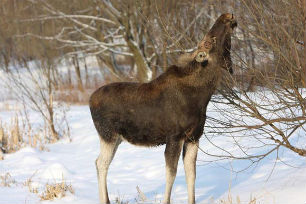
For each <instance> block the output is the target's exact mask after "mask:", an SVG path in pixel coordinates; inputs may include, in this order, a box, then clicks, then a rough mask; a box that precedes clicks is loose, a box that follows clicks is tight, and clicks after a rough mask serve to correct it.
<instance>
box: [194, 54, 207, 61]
mask: <svg viewBox="0 0 306 204" xmlns="http://www.w3.org/2000/svg"><path fill="white" fill-rule="evenodd" d="M206 56H207V54H206V52H199V53H198V54H197V56H196V59H195V60H196V61H197V62H203V61H204V60H205V58H206Z"/></svg>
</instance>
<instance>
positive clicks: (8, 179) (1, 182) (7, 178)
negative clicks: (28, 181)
mask: <svg viewBox="0 0 306 204" xmlns="http://www.w3.org/2000/svg"><path fill="white" fill-rule="evenodd" d="M12 185H16V181H15V179H13V178H12V176H11V174H10V173H6V174H4V175H3V176H0V186H2V187H11V186H12Z"/></svg>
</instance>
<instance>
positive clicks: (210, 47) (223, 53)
mask: <svg viewBox="0 0 306 204" xmlns="http://www.w3.org/2000/svg"><path fill="white" fill-rule="evenodd" d="M235 27H237V21H236V20H235V18H234V15H233V14H229V13H226V14H222V15H221V16H220V17H219V18H218V19H217V20H216V22H215V24H214V25H213V26H212V28H211V29H210V30H209V32H208V33H207V34H206V35H205V36H204V38H203V39H202V41H200V43H199V44H198V49H197V50H196V51H195V52H194V53H193V54H192V57H193V58H194V59H195V60H196V61H197V62H203V61H208V59H209V58H210V59H212V60H217V62H218V64H219V65H220V66H221V67H222V68H224V69H226V70H228V71H229V72H230V73H231V74H232V73H233V69H232V61H231V56H230V50H231V33H232V32H233V29H234V28H235Z"/></svg>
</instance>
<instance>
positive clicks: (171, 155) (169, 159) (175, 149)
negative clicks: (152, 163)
mask: <svg viewBox="0 0 306 204" xmlns="http://www.w3.org/2000/svg"><path fill="white" fill-rule="evenodd" d="M182 145H183V142H182V141H171V142H167V144H166V149H165V160H166V190H165V198H164V204H169V203H170V197H171V190H172V186H173V183H174V180H175V177H176V172H177V163H178V160H179V157H180V154H181V150H182Z"/></svg>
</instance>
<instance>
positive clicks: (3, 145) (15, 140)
mask: <svg viewBox="0 0 306 204" xmlns="http://www.w3.org/2000/svg"><path fill="white" fill-rule="evenodd" d="M20 118H21V119H20ZM20 121H21V122H20ZM45 134H48V131H47V130H46V126H44V127H43V129H36V130H34V129H32V126H31V124H30V123H29V121H27V120H26V119H24V118H22V117H20V116H18V115H16V116H15V117H14V118H13V119H12V120H11V122H10V124H4V123H2V122H1V121H0V160H2V159H3V154H4V153H13V152H16V151H18V150H19V149H20V148H22V147H25V146H30V147H34V148H38V149H39V150H41V151H43V150H45V151H46V150H48V149H47V148H46V146H45V144H46V143H47V140H46V139H45V138H46V136H45Z"/></svg>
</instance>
